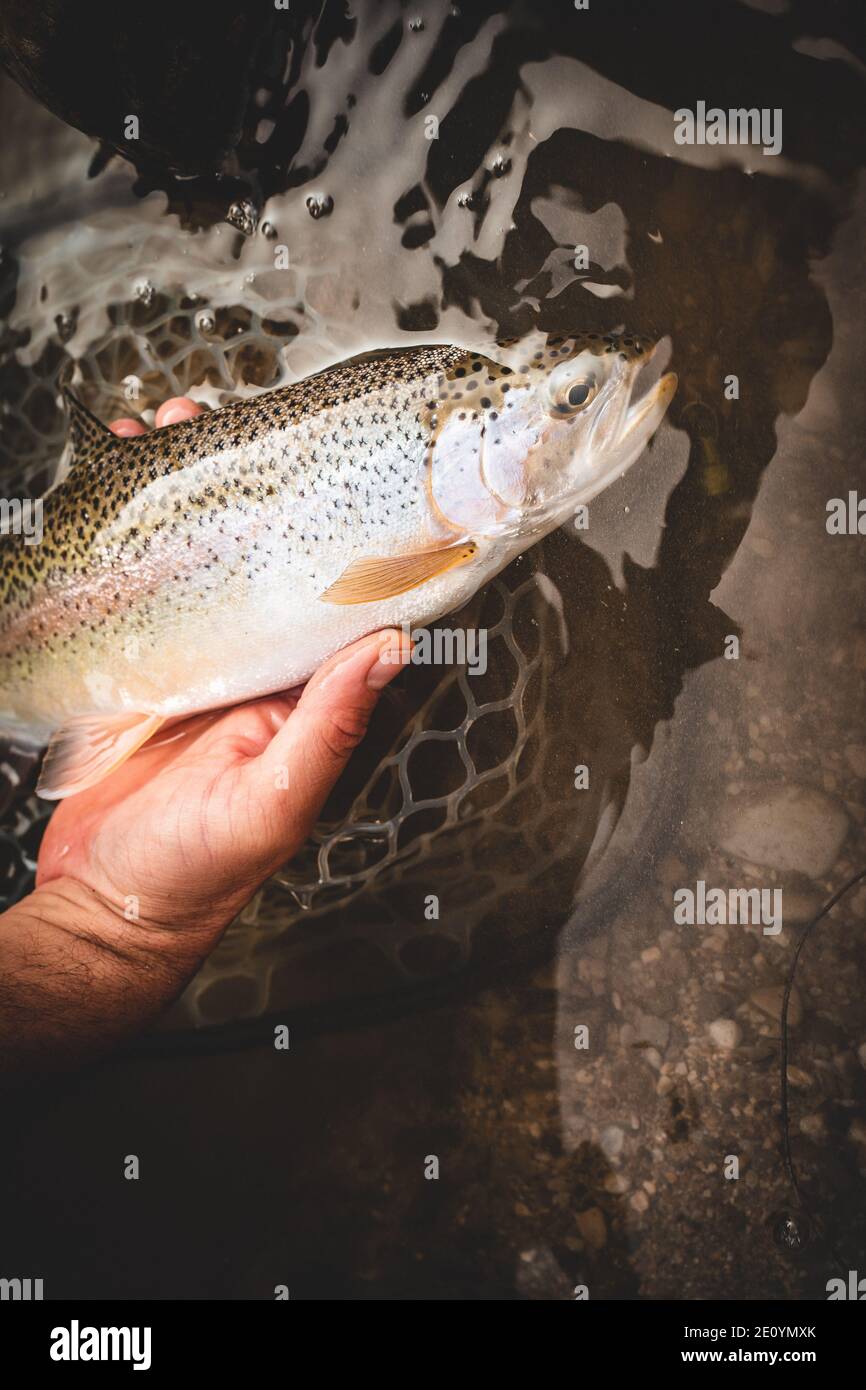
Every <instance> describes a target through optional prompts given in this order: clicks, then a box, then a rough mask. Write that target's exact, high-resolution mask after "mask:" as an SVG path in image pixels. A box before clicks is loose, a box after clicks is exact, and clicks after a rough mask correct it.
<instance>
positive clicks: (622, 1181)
mask: <svg viewBox="0 0 866 1390" xmlns="http://www.w3.org/2000/svg"><path fill="white" fill-rule="evenodd" d="M603 1186H604V1190H605V1192H609V1193H610V1194H611V1196H613V1197H622V1196H623V1195H624V1194H625V1193H626V1192H628V1190H629V1188H630V1187H631V1180H630V1178H629V1177H628V1176H627V1175H626V1174H625V1173H608V1175H607V1177H606V1178H605V1180H604V1183H603Z"/></svg>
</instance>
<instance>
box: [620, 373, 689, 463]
mask: <svg viewBox="0 0 866 1390" xmlns="http://www.w3.org/2000/svg"><path fill="white" fill-rule="evenodd" d="M678 380H679V378H678V377H677V374H676V372H665V374H664V376H662V377H660V378H659V380H658V381H657V382H656V384H655V385H654V386H651V387H650V389H649V391H647V392H646V393H645V394H644V395H643V396H641V397H640V398H639V399H638V400H637V401H635V402H634V404H633V405H630V406H629V408H628V410H627V411H626V413H625V418H624V420H623V426H622V432H621V434H620V437H619V441H618V444H617V448H618V450H623V451H624V452H625V453H627V454H628V455H630V456H631V455H632V454H633V453H634V452H635V451H637V452H640V450H641V449H643V447H644V445H645V444H646V443H647V441H648V440H649V439H650V437H651V436H652V435H653V434H654V433H655V431H656V430H657V429H658V427H659V425H660V424H661V422H662V420H663V419H664V416H665V412H666V411H667V408H668V406H669V405H670V403H671V401H672V400H673V398H674V395H675V394H676V389H677V384H678Z"/></svg>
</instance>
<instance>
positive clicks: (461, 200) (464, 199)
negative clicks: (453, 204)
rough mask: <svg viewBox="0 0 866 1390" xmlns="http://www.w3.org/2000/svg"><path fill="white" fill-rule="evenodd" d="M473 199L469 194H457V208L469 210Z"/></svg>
mask: <svg viewBox="0 0 866 1390" xmlns="http://www.w3.org/2000/svg"><path fill="white" fill-rule="evenodd" d="M474 201H475V199H474V196H473V195H472V194H471V193H459V194H458V195H457V206H458V207H459V208H471V207H472V205H473V203H474Z"/></svg>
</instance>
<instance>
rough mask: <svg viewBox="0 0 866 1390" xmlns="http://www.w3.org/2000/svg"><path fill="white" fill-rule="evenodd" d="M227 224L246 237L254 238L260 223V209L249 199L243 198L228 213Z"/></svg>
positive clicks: (233, 204)
mask: <svg viewBox="0 0 866 1390" xmlns="http://www.w3.org/2000/svg"><path fill="white" fill-rule="evenodd" d="M226 222H228V223H230V224H231V226H232V227H235V228H236V229H237V231H239V232H242V233H243V234H244V236H252V234H253V232H254V231H255V230H256V227H257V226H258V223H259V214H258V209H257V208H256V206H255V204H254V203H251V202H250V200H249V198H241V199H239V200H238V202H236V203H232V205H231V207H230V208H229V210H228V212H227V213H226Z"/></svg>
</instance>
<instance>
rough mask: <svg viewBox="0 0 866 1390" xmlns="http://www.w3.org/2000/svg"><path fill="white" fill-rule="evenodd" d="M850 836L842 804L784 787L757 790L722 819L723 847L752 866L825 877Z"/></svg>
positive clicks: (812, 792)
mask: <svg viewBox="0 0 866 1390" xmlns="http://www.w3.org/2000/svg"><path fill="white" fill-rule="evenodd" d="M847 833H848V817H847V815H846V814H845V812H844V811H843V810H842V807H841V806H840V805H839V804H838V802H836V801H834V800H833V799H832V798H831V797H829V796H825V795H824V793H823V792H818V791H815V790H813V789H812V788H811V787H801V786H797V785H790V784H786V783H783V782H777V783H771V784H769V785H767V786H765V787H761V788H760V789H756V790H755V791H754V792H752V794H751V795H748V796H747V797H745V798H744V799H743V801H742V802H741V803H739V804H737V805H736V806H732V807H731V808H730V810H729V811H728V812H727V814H726V815H725V816H723V819H722V825H721V833H720V836H719V847H720V848H721V849H723V850H724V851H725V852H726V853H728V854H733V855H735V856H736V858H738V859H742V860H745V861H746V862H748V863H750V864H760V865H765V866H767V867H769V868H773V869H780V870H782V871H792V870H797V871H799V872H800V873H802V874H805V875H806V877H807V878H823V877H824V875H825V874H826V873H828V872H829V870H830V869H831V868H832V867H833V865H834V864H835V862H836V860H837V858H838V856H839V851H840V850H841V848H842V844H843V842H844V840H845V836H846V835H847Z"/></svg>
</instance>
